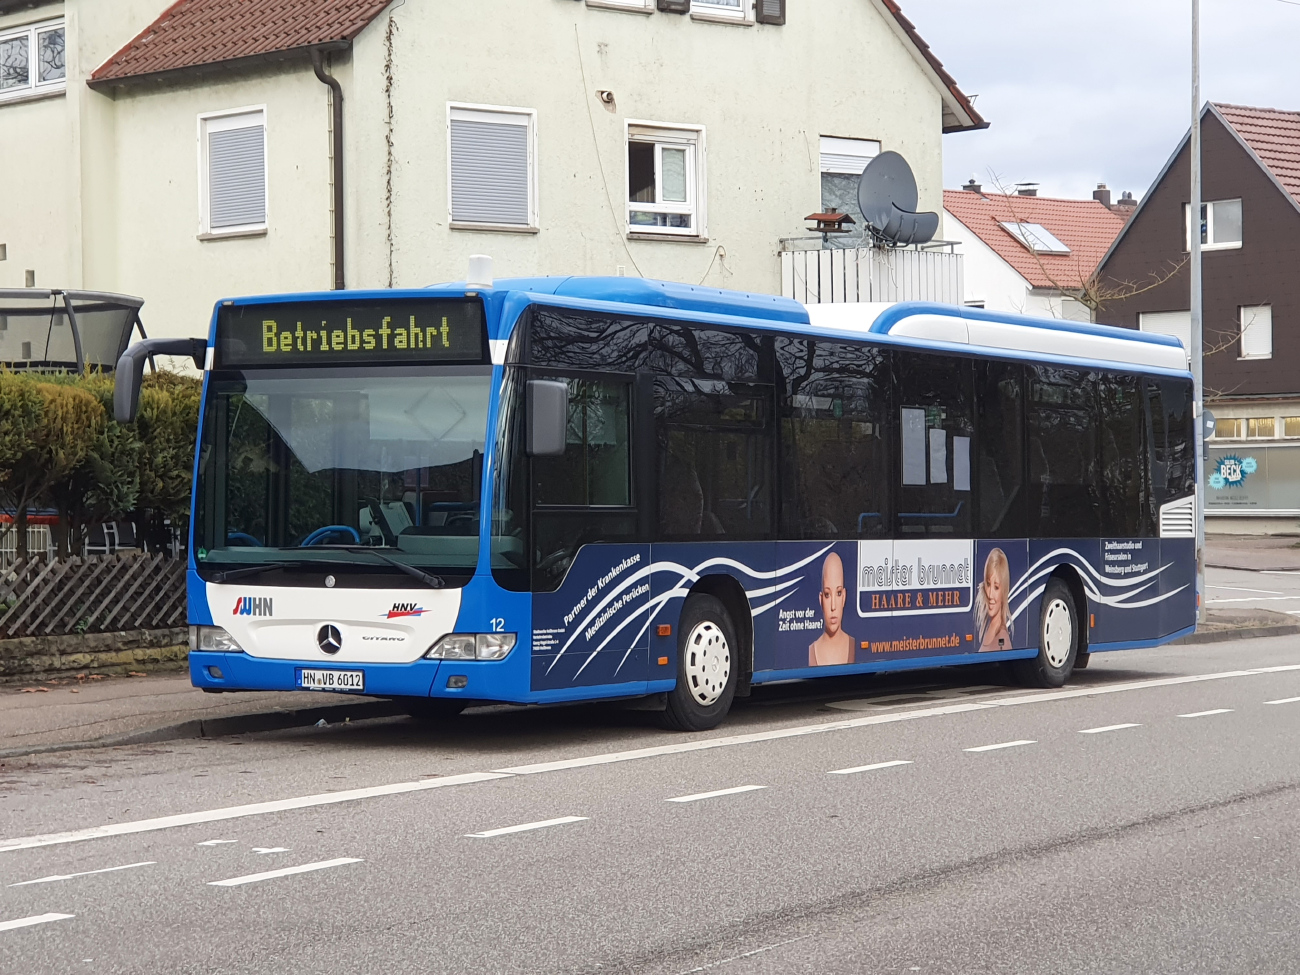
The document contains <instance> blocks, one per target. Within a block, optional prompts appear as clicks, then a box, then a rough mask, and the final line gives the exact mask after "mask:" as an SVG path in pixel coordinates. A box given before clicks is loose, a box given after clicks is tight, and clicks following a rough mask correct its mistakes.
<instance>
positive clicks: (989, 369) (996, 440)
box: [975, 362, 1025, 538]
mask: <svg viewBox="0 0 1300 975" xmlns="http://www.w3.org/2000/svg"><path fill="white" fill-rule="evenodd" d="M975 385H976V397H977V400H978V403H977V407H976V426H977V428H978V431H979V436H978V437H977V438H976V439H977V443H978V444H979V517H978V519H977V522H976V530H977V531H978V533H979V535H980V536H981V537H984V538H1017V537H1021V536H1023V535H1024V534H1025V484H1024V480H1025V470H1024V468H1025V427H1024V408H1025V398H1024V368H1023V367H1022V366H1020V365H1018V364H1016V363H1009V362H977V363H976V364H975Z"/></svg>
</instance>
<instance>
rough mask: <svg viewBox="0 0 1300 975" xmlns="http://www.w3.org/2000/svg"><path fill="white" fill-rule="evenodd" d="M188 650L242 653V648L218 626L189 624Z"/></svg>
mask: <svg viewBox="0 0 1300 975" xmlns="http://www.w3.org/2000/svg"><path fill="white" fill-rule="evenodd" d="M190 650H191V651H193V650H203V651H206V652H208V653H243V652H244V648H243V647H241V646H240V645H239V643H238V641H236V640H235V638H234V637H233V636H231V635H230V634H229V633H228V632H227V631H226V630H225V629H223V628H222V627H220V626H191V627H190Z"/></svg>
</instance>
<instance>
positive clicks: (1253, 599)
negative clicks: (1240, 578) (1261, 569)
mask: <svg viewBox="0 0 1300 975" xmlns="http://www.w3.org/2000/svg"><path fill="white" fill-rule="evenodd" d="M1288 599H1300V596H1230V597H1228V598H1227V599H1207V600H1206V601H1205V605H1207V606H1216V605H1219V604H1220V603H1280V602H1285V601H1286V600H1288Z"/></svg>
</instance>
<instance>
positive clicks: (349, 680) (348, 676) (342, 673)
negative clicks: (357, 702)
mask: <svg viewBox="0 0 1300 975" xmlns="http://www.w3.org/2000/svg"><path fill="white" fill-rule="evenodd" d="M298 686H299V687H301V688H302V689H303V690H305V691H364V690H365V689H366V672H365V671H364V670H300V671H298Z"/></svg>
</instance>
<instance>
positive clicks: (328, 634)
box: [316, 623, 343, 654]
mask: <svg viewBox="0 0 1300 975" xmlns="http://www.w3.org/2000/svg"><path fill="white" fill-rule="evenodd" d="M316 646H318V647H320V649H321V652H322V653H329V654H335V653H338V652H339V651H340V650H342V649H343V634H342V633H340V632H339V628H338V627H337V626H333V625H331V624H329V623H326V624H325V625H324V626H322V627H321V628H320V629H319V630H317V631H316Z"/></svg>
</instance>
